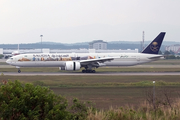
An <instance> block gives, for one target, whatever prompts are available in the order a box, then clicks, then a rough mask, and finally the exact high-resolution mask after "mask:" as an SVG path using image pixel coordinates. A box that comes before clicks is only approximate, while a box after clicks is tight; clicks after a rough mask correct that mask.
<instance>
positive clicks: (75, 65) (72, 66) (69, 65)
mask: <svg viewBox="0 0 180 120" xmlns="http://www.w3.org/2000/svg"><path fill="white" fill-rule="evenodd" d="M80 68H81V64H80V62H74V61H68V62H66V65H65V70H80Z"/></svg>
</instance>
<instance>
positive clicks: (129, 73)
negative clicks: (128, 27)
mask: <svg viewBox="0 0 180 120" xmlns="http://www.w3.org/2000/svg"><path fill="white" fill-rule="evenodd" d="M1 74H2V72H0V75H1ZM3 74H4V75H10V76H36V75H40V76H46V75H48V76H50V75H81V76H83V75H93V76H95V75H124V76H129V75H140V76H143V75H152V76H153V75H154V76H157V75H180V72H127V73H126V72H102V73H99V72H98V73H80V72H79V73H78V72H76V73H73V72H72V73H69V72H68V73H62V72H58V73H50V72H48V73H47V72H46V73H45V72H44V73H43V72H21V73H17V72H4V73H3Z"/></svg>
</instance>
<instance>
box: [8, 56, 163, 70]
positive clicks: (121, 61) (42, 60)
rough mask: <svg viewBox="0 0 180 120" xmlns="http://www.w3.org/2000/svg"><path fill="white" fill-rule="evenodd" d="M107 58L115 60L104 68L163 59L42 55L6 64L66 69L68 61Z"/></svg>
mask: <svg viewBox="0 0 180 120" xmlns="http://www.w3.org/2000/svg"><path fill="white" fill-rule="evenodd" d="M106 57H111V58H113V60H110V61H106V62H104V63H103V64H102V66H132V65H137V64H143V63H147V62H151V61H155V60H159V59H163V56H162V55H155V54H144V53H72V54H69V53H67V54H66V53H63V54H58V53H57V54H48V53H47V54H46V53H42V54H21V55H17V56H13V57H11V58H10V59H9V60H7V61H6V62H7V63H8V64H10V65H13V66H18V67H65V63H66V62H67V61H77V62H80V61H82V60H88V59H100V58H106ZM156 57H157V58H156ZM151 58H154V59H151Z"/></svg>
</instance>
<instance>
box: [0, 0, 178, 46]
mask: <svg viewBox="0 0 180 120" xmlns="http://www.w3.org/2000/svg"><path fill="white" fill-rule="evenodd" d="M143 31H144V32H145V41H146V40H147V41H149V40H153V39H154V38H155V37H156V36H157V35H158V34H159V33H160V32H166V36H165V39H164V40H166V41H176V42H178V41H180V0H0V44H20V43H35V42H40V41H41V38H40V35H43V38H42V41H50V42H60V43H76V42H91V41H92V40H104V41H106V42H109V41H141V40H142V32H143Z"/></svg>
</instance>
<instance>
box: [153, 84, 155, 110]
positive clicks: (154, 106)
mask: <svg viewBox="0 0 180 120" xmlns="http://www.w3.org/2000/svg"><path fill="white" fill-rule="evenodd" d="M153 84H154V87H153V105H154V109H155V81H153Z"/></svg>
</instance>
